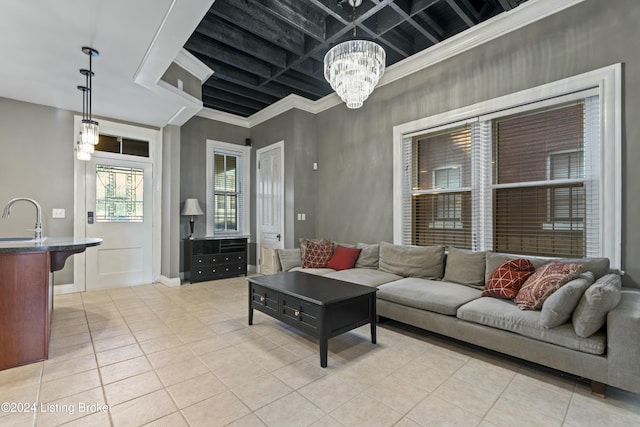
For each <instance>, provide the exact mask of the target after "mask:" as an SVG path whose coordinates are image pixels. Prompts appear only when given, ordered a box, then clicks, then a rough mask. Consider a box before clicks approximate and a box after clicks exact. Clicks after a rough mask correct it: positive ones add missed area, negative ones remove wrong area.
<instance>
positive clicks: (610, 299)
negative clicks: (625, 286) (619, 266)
mask: <svg viewBox="0 0 640 427" xmlns="http://www.w3.org/2000/svg"><path fill="white" fill-rule="evenodd" d="M620 299H622V280H621V279H620V276H619V275H617V274H607V275H605V276H602V277H601V278H599V279H598V280H596V282H595V283H594V284H593V285H591V286H589V288H588V289H587V290H586V291H585V292H584V295H582V298H581V299H580V302H579V303H578V306H577V307H576V309H575V311H574V312H573V329H574V330H575V331H576V335H578V336H579V337H584V338H586V337H589V336H591V335H593V334H594V333H596V332H597V331H598V329H600V328H601V327H602V326H603V325H604V324H605V322H606V320H607V313H609V311H610V310H612V309H613V308H615V307H616V306H617V305H618V304H619V303H620Z"/></svg>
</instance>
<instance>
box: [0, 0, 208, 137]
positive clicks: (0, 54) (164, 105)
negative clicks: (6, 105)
mask: <svg viewBox="0 0 640 427" xmlns="http://www.w3.org/2000/svg"><path fill="white" fill-rule="evenodd" d="M213 1H214V0H55V1H52V0H0V58H1V60H2V66H0V97H5V98H11V99H17V100H21V101H26V102H31V103H35V104H42V105H48V106H52V107H57V108H63V109H66V110H71V111H81V110H82V93H81V92H80V91H79V90H78V89H77V86H78V85H83V84H84V77H83V76H82V75H81V74H80V72H79V70H80V68H88V67H89V57H88V56H87V55H85V54H84V53H82V51H81V48H82V46H90V47H93V48H94V49H97V50H98V51H99V52H100V56H98V57H97V58H94V59H93V71H94V72H95V77H94V79H93V115H94V116H97V117H105V118H112V119H119V120H125V121H129V122H134V123H139V124H144V125H150V126H157V127H162V126H165V125H167V124H177V125H181V124H183V123H184V121H186V120H187V119H188V118H189V117H190V116H191V115H193V114H195V113H196V112H197V110H199V109H200V108H201V106H202V103H201V102H200V101H198V100H197V99H195V98H193V97H191V96H189V95H187V94H184V93H177V91H171V90H167V89H166V88H163V87H161V86H158V84H157V83H158V80H159V79H160V77H161V76H162V74H163V73H164V72H165V70H166V69H167V68H168V67H169V65H170V64H171V62H172V61H173V60H174V59H175V58H176V57H177V56H178V54H179V53H180V51H181V48H182V46H183V45H184V43H185V41H186V40H187V39H188V38H189V36H190V35H191V33H193V31H194V29H195V27H196V26H197V25H198V23H199V22H200V20H201V19H202V17H203V16H204V14H205V13H206V12H207V11H208V10H209V8H210V7H211V5H212V4H213ZM207 77H208V76H207ZM185 113H189V114H185ZM191 113H192V114H191Z"/></svg>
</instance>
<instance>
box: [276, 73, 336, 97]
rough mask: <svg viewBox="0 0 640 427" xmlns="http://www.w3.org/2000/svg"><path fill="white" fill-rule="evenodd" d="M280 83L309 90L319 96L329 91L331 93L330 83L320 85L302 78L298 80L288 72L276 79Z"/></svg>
mask: <svg viewBox="0 0 640 427" xmlns="http://www.w3.org/2000/svg"><path fill="white" fill-rule="evenodd" d="M276 81H277V82H278V83H281V84H283V85H285V86H290V87H295V88H296V89H299V90H301V91H303V92H307V93H310V94H313V95H317V96H325V95H327V94H329V93H331V87H330V86H329V84H328V83H325V84H324V85H322V87H321V86H319V85H316V84H313V83H310V82H305V81H302V80H298V79H296V78H293V77H291V76H289V75H286V74H282V75H280V76H279V77H278V80H276Z"/></svg>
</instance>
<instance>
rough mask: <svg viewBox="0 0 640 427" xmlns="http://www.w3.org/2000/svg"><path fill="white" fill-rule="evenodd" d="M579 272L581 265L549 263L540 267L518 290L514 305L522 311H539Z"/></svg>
mask: <svg viewBox="0 0 640 427" xmlns="http://www.w3.org/2000/svg"><path fill="white" fill-rule="evenodd" d="M581 271H582V264H563V263H560V262H550V263H548V264H545V265H543V266H541V267H540V268H538V269H537V270H536V272H535V273H533V274H532V275H531V277H529V278H528V279H527V281H526V282H525V283H524V284H523V285H522V288H520V292H518V295H517V296H516V304H518V307H519V308H520V309H522V310H540V309H541V308H542V304H543V303H544V301H545V300H546V299H547V298H549V297H550V296H551V294H552V293H554V292H555V291H557V290H558V289H560V287H561V286H562V285H564V284H565V283H567V282H568V281H570V280H573V279H575V278H576V277H578V275H580V272H581Z"/></svg>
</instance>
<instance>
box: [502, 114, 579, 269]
mask: <svg viewBox="0 0 640 427" xmlns="http://www.w3.org/2000/svg"><path fill="white" fill-rule="evenodd" d="M493 132H494V135H493V138H492V139H493V158H494V162H493V168H494V169H493V177H494V195H493V197H494V216H493V218H494V224H493V231H494V235H493V244H494V250H496V251H498V252H511V253H519V254H529V255H548V256H585V255H586V241H585V224H584V221H585V209H586V201H585V188H584V179H585V167H584V140H585V138H584V108H583V103H582V102H577V103H573V104H572V105H569V106H563V107H561V108H554V109H551V110H545V111H536V112H533V113H527V114H522V115H519V116H516V117H509V118H505V119H497V120H494V124H493Z"/></svg>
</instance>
